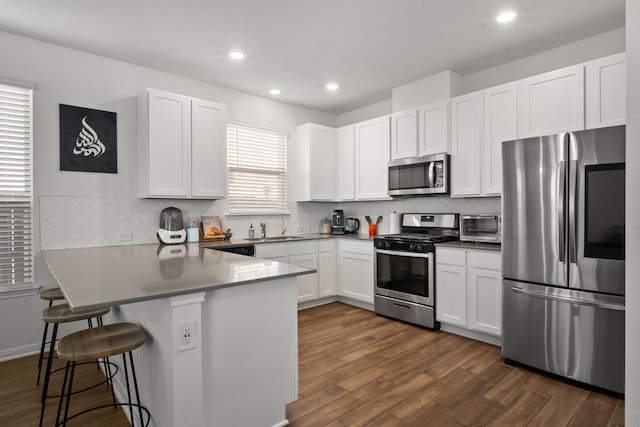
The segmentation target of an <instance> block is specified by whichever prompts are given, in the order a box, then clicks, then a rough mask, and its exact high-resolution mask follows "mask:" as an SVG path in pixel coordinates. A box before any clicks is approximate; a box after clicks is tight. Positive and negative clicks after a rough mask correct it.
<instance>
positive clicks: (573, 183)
mask: <svg viewBox="0 0 640 427" xmlns="http://www.w3.org/2000/svg"><path fill="white" fill-rule="evenodd" d="M572 138H575V137H574V136H573V135H572ZM575 145H576V144H572V147H573V146H575ZM574 150H577V148H575V149H574ZM578 191H579V189H578V162H577V161H576V160H571V161H570V162H569V240H568V245H569V262H570V263H576V262H578V255H577V252H578V233H577V230H576V215H578V206H576V203H577V200H578V198H577V197H576V195H577V193H578Z"/></svg>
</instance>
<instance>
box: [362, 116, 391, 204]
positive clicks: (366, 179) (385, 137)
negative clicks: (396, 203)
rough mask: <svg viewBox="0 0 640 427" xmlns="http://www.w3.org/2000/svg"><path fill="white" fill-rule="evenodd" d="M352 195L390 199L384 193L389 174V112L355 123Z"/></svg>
mask: <svg viewBox="0 0 640 427" xmlns="http://www.w3.org/2000/svg"><path fill="white" fill-rule="evenodd" d="M354 127H355V198H356V200H390V199H391V198H390V197H389V196H388V195H387V191H388V182H389V174H388V169H387V163H388V162H389V144H390V130H389V116H383V117H378V118H376V119H371V120H367V121H364V122H360V123H356V124H355V125H354Z"/></svg>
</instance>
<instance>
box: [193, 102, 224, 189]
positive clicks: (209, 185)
mask: <svg viewBox="0 0 640 427" xmlns="http://www.w3.org/2000/svg"><path fill="white" fill-rule="evenodd" d="M226 193H227V114H226V106H225V105H223V104H218V103H215V102H211V101H205V100H201V99H194V100H193V101H192V102H191V196H193V197H197V198H209V199H210V198H222V197H224V196H225V195H226Z"/></svg>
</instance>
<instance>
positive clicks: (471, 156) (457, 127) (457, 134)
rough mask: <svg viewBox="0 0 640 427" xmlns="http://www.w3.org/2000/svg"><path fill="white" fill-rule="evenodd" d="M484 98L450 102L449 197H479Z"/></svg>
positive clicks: (473, 96) (469, 96)
mask: <svg viewBox="0 0 640 427" xmlns="http://www.w3.org/2000/svg"><path fill="white" fill-rule="evenodd" d="M483 109H484V104H483V94H482V92H474V93H470V94H467V95H462V96H458V97H456V98H453V99H451V196H452V197H455V196H478V195H480V192H481V188H480V177H481V174H480V159H481V155H480V153H481V147H482V140H483V132H482V128H483V125H484V121H483Z"/></svg>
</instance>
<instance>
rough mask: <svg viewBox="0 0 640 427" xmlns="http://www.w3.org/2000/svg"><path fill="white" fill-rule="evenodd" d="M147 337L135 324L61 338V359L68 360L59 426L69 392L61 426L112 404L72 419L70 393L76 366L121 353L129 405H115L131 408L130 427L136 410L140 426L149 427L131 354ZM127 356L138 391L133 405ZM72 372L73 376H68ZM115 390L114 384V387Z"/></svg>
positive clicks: (104, 328)
mask: <svg viewBox="0 0 640 427" xmlns="http://www.w3.org/2000/svg"><path fill="white" fill-rule="evenodd" d="M144 340H145V336H144V331H143V329H142V328H141V327H140V325H138V324H136V323H114V324H111V325H105V326H99V327H97V328H90V329H85V330H82V331H78V332H74V333H72V334H69V335H67V336H66V337H64V338H62V339H60V342H59V343H58V357H59V358H60V359H61V360H66V361H67V364H66V367H65V371H64V379H63V381H62V391H61V392H60V402H59V403H58V414H57V416H56V426H58V425H59V423H60V414H61V412H62V400H63V399H64V396H65V387H66V388H67V391H66V404H65V409H64V419H63V420H62V425H63V426H66V425H67V421H68V420H70V419H72V418H75V417H77V416H79V415H82V414H85V413H87V412H90V411H93V410H96V409H101V408H107V407H110V406H112V405H102V406H97V407H94V408H89V409H86V410H84V411H81V412H78V413H76V414H74V415H72V416H71V417H69V402H70V400H71V394H72V392H71V390H72V386H73V376H74V374H75V367H76V364H77V363H81V362H87V361H93V360H98V359H101V358H106V357H109V356H116V355H118V354H122V360H123V363H124V375H125V380H126V384H127V397H128V399H129V400H128V402H127V403H119V404H116V403H115V401H114V404H113V406H114V407H115V406H116V405H120V406H128V407H129V414H130V415H131V425H132V426H133V425H134V424H135V423H134V418H133V407H134V406H136V407H137V408H138V415H139V416H140V425H145V426H146V425H148V424H149V421H150V419H151V415H150V413H149V411H148V410H147V408H145V407H144V406H142V405H141V404H140V393H139V392H138V380H137V379H136V371H135V367H134V364H133V356H132V355H131V351H133V350H135V349H136V348H138V347H140V346H141V345H142V344H144ZM126 353H129V363H130V364H131V376H132V377H133V385H134V389H135V392H136V401H137V404H134V403H133V401H132V400H131V387H130V385H129V370H128V368H127V357H126ZM69 370H71V375H69ZM67 378H69V386H68V387H67V385H66V384H67ZM112 389H113V385H112ZM143 411H144V413H145V414H146V415H147V421H146V423H145V422H144V418H143V416H142V413H143Z"/></svg>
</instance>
